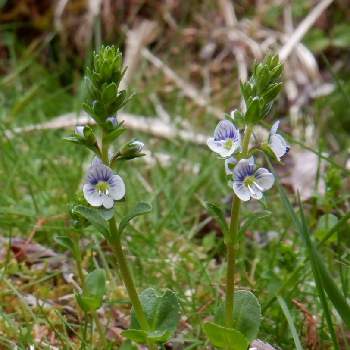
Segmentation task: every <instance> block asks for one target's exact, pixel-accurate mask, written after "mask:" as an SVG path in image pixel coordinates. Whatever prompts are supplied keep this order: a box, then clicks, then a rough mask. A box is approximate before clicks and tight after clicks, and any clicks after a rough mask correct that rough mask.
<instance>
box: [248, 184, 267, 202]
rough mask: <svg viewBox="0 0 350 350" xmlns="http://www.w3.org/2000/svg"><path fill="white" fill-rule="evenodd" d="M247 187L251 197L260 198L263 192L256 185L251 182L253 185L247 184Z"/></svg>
mask: <svg viewBox="0 0 350 350" xmlns="http://www.w3.org/2000/svg"><path fill="white" fill-rule="evenodd" d="M247 187H248V190H249V192H250V195H251V196H252V198H254V199H261V198H262V196H263V194H262V192H261V191H260V190H259V188H258V187H257V186H256V185H254V184H253V185H251V186H247Z"/></svg>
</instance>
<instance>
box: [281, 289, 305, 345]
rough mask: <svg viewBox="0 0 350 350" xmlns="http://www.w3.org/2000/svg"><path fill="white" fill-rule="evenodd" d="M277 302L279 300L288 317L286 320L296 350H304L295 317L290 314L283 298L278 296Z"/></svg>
mask: <svg viewBox="0 0 350 350" xmlns="http://www.w3.org/2000/svg"><path fill="white" fill-rule="evenodd" d="M277 300H278V303H279V304H280V306H281V309H282V311H283V314H284V316H285V317H286V320H287V322H288V326H289V329H290V332H291V333H292V337H293V340H294V344H295V348H296V350H303V347H302V345H301V342H300V339H299V335H298V332H297V329H296V328H295V324H294V320H293V317H292V315H291V314H290V312H289V309H288V306H287V304H286V302H285V301H284V299H283V298H282V297H281V296H277Z"/></svg>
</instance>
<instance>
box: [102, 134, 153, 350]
mask: <svg viewBox="0 0 350 350" xmlns="http://www.w3.org/2000/svg"><path fill="white" fill-rule="evenodd" d="M101 157H102V162H103V163H104V164H106V165H108V166H110V164H109V163H110V162H109V159H108V143H107V142H105V134H104V133H102V140H101ZM109 230H110V234H111V239H110V244H111V245H112V249H113V251H114V253H115V254H114V255H115V258H116V260H117V263H118V265H119V269H120V273H121V276H122V279H123V282H124V284H125V287H126V290H127V292H128V295H129V298H130V301H131V304H132V306H133V308H134V311H135V314H136V318H137V321H138V322H139V324H140V326H141V328H142V329H143V330H144V331H150V330H151V327H150V325H149V323H148V321H147V318H146V315H145V312H144V310H143V308H142V305H141V301H140V298H139V296H138V294H137V291H136V288H135V284H134V280H133V278H132V276H131V272H130V270H129V267H128V264H127V261H126V258H125V255H124V252H123V247H122V243H121V240H120V234H119V232H118V228H117V224H116V222H115V218H114V217H113V218H112V219H111V220H109ZM147 345H148V347H149V349H150V350H156V349H157V346H156V345H155V344H151V343H148V344H147Z"/></svg>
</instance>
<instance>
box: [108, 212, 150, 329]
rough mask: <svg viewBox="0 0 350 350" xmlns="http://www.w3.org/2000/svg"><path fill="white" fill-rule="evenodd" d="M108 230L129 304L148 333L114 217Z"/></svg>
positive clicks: (146, 322) (148, 327)
mask: <svg viewBox="0 0 350 350" xmlns="http://www.w3.org/2000/svg"><path fill="white" fill-rule="evenodd" d="M109 228H110V232H111V236H112V239H111V243H112V245H113V250H114V252H115V257H116V259H117V262H118V265H119V269H120V273H121V276H122V278H123V282H124V284H125V287H126V290H127V292H128V295H129V298H130V301H131V304H132V306H133V308H134V311H135V314H136V318H137V321H138V322H139V323H140V326H141V328H142V329H143V330H145V331H149V330H150V326H149V324H148V321H147V319H146V315H145V313H144V311H143V308H142V305H141V302H140V299H139V296H138V294H137V291H136V288H135V284H134V281H133V279H132V276H131V272H130V270H129V267H128V264H127V261H126V258H125V255H124V251H123V247H122V244H121V240H120V235H119V233H118V231H117V227H116V222H115V218H114V217H113V218H112V219H111V220H110V221H109Z"/></svg>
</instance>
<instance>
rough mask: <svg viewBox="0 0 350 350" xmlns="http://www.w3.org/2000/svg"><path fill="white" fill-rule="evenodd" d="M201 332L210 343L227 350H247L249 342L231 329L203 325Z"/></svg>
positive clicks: (209, 323) (209, 324) (214, 325)
mask: <svg viewBox="0 0 350 350" xmlns="http://www.w3.org/2000/svg"><path fill="white" fill-rule="evenodd" d="M203 331H204V333H205V334H206V335H207V337H208V338H209V340H210V342H211V343H212V344H213V345H215V346H217V347H219V348H225V349H227V350H247V348H248V345H249V341H248V339H246V338H245V336H244V335H243V334H242V333H241V332H239V331H237V330H236V329H233V328H226V327H223V326H220V325H218V324H215V323H211V322H208V323H205V324H204V325H203Z"/></svg>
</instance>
